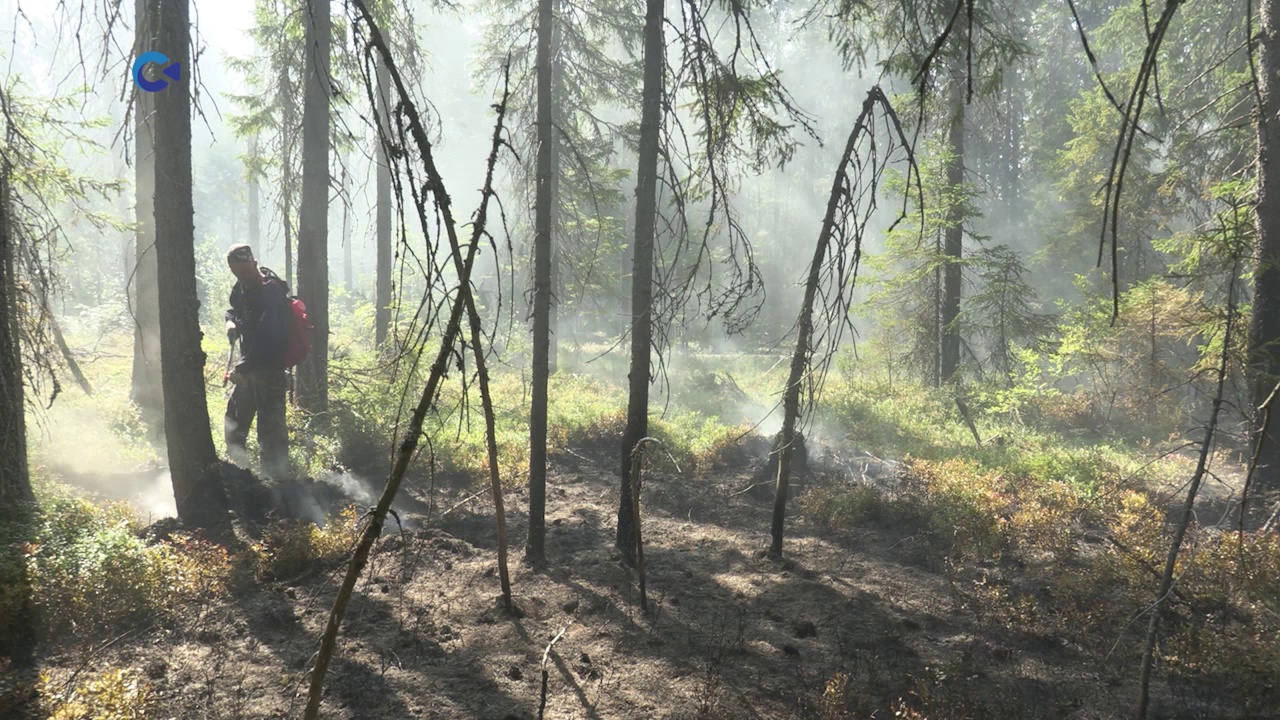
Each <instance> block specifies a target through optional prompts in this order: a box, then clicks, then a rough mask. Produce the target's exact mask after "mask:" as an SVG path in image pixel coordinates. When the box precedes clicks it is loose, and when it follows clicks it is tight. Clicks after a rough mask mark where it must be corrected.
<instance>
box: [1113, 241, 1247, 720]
mask: <svg viewBox="0 0 1280 720" xmlns="http://www.w3.org/2000/svg"><path fill="white" fill-rule="evenodd" d="M1239 275H1240V263H1239V261H1237V262H1236V263H1235V264H1234V266H1233V267H1232V271H1231V274H1230V275H1228V277H1229V278H1230V280H1229V281H1228V284H1227V319H1226V326H1225V327H1224V328H1223V331H1222V332H1223V336H1222V353H1221V356H1220V359H1219V361H1218V367H1217V374H1218V389H1217V391H1216V392H1215V393H1214V397H1213V409H1212V411H1211V412H1210V413H1209V423H1208V424H1207V425H1206V426H1205V430H1204V440H1203V441H1202V442H1201V443H1200V454H1199V458H1198V459H1197V461H1196V470H1195V473H1194V474H1193V475H1192V476H1191V484H1190V485H1189V486H1188V487H1187V497H1186V500H1184V501H1183V503H1182V513H1181V517H1180V518H1179V520H1178V525H1177V527H1175V528H1174V531H1173V539H1172V540H1171V541H1170V542H1169V553H1168V555H1167V556H1166V557H1165V563H1164V571H1163V573H1161V577H1160V586H1159V588H1158V589H1157V590H1156V599H1155V602H1154V603H1153V604H1152V605H1151V607H1149V608H1148V609H1147V612H1149V613H1150V614H1151V618H1150V620H1148V621H1147V634H1146V640H1145V642H1144V644H1143V650H1142V668H1141V670H1140V671H1139V676H1138V685H1139V690H1138V693H1139V694H1138V704H1137V710H1136V715H1137V718H1138V720H1146V717H1147V710H1148V704H1149V702H1150V692H1149V690H1150V686H1151V671H1152V669H1153V668H1154V666H1155V646H1156V634H1157V633H1158V632H1159V630H1160V609H1161V606H1162V605H1163V604H1164V601H1165V599H1166V598H1167V597H1168V596H1169V594H1170V591H1171V590H1172V589H1173V582H1174V577H1173V574H1174V570H1175V568H1176V567H1177V563H1178V553H1179V552H1181V550H1182V541H1183V538H1184V537H1186V534H1187V526H1188V525H1190V524H1191V518H1192V515H1193V514H1194V512H1195V504H1196V495H1197V494H1199V492H1200V484H1201V482H1202V481H1203V480H1204V477H1205V475H1207V474H1208V471H1209V458H1210V456H1211V455H1212V454H1213V447H1214V438H1215V435H1216V433H1217V430H1218V417H1219V415H1220V413H1221V410H1222V405H1223V398H1224V396H1225V393H1226V387H1227V376H1228V374H1229V371H1230V367H1231V349H1232V340H1233V336H1232V331H1233V330H1234V329H1235V321H1236V315H1237V311H1236V278H1237V277H1239Z"/></svg>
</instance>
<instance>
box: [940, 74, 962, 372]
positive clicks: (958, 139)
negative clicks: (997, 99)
mask: <svg viewBox="0 0 1280 720" xmlns="http://www.w3.org/2000/svg"><path fill="white" fill-rule="evenodd" d="M962 76H963V73H962V72H960V73H956V78H957V79H955V80H954V89H953V90H952V92H953V98H954V99H953V100H952V116H951V127H950V132H949V133H948V145H950V149H951V163H950V165H948V167H947V192H948V194H949V195H950V199H949V202H950V208H949V209H948V212H947V227H946V230H945V232H944V239H943V248H942V253H943V255H944V257H945V259H946V267H945V269H944V270H943V273H942V283H943V290H942V342H941V350H940V352H941V355H942V370H941V381H942V382H943V383H946V382H947V381H949V380H951V378H952V376H954V375H955V374H956V371H957V370H959V369H960V326H959V323H958V322H957V320H958V319H959V317H960V280H961V278H960V260H961V257H962V256H963V245H964V218H963V214H964V203H963V202H961V201H960V200H959V199H958V197H959V193H960V188H961V186H962V185H963V184H964V114H965V104H964V87H963V85H962V83H961V81H960V80H959V79H958V78H960V77H962Z"/></svg>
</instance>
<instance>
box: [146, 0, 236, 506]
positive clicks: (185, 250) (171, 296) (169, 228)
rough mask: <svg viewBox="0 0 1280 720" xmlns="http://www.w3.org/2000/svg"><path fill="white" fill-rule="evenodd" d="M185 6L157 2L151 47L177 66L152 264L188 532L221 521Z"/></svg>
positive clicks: (160, 127) (159, 128)
mask: <svg viewBox="0 0 1280 720" xmlns="http://www.w3.org/2000/svg"><path fill="white" fill-rule="evenodd" d="M187 3H188V0H159V8H160V18H159V42H160V47H163V48H165V53H166V54H167V55H168V56H169V58H170V59H171V60H172V61H173V62H176V63H180V64H181V67H182V81H181V82H175V83H170V85H169V87H168V88H166V89H165V91H164V92H159V93H154V97H155V104H156V122H155V138H156V142H155V158H156V204H155V206H156V215H155V219H156V242H155V250H156V261H157V263H158V267H159V270H160V272H159V275H158V283H157V285H158V287H159V291H160V337H161V343H160V362H161V364H162V365H163V367H164V371H163V375H162V377H163V387H164V408H165V412H164V430H165V441H166V444H167V446H168V453H169V473H170V475H171V476H172V477H173V494H174V499H175V500H176V502H177V507H178V516H179V517H180V518H182V520H183V521H184V522H186V523H188V524H191V525H202V526H206V527H208V526H215V527H216V526H221V525H223V524H224V523H225V522H226V513H225V508H226V498H225V496H224V495H223V490H222V480H221V477H220V476H219V463H218V457H217V454H216V451H215V450H214V447H213V435H212V434H211V432H210V429H209V408H208V405H207V404H206V397H205V382H204V362H205V354H204V350H202V349H201V347H200V339H201V332H200V317H199V310H200V302H199V300H197V299H196V275H195V272H196V261H195V227H194V225H193V212H192V203H191V94H190V85H189V84H188V83H190V73H191V57H190V36H189V35H188V33H189V31H190V27H191V24H190V20H189V8H188V5H187Z"/></svg>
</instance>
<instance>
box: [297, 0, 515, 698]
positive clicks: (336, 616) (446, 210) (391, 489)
mask: <svg viewBox="0 0 1280 720" xmlns="http://www.w3.org/2000/svg"><path fill="white" fill-rule="evenodd" d="M352 6H353V7H354V8H355V10H356V11H357V12H358V13H359V18H358V19H357V20H358V21H361V22H363V23H364V24H365V26H366V27H367V28H368V30H369V36H370V41H371V42H372V44H373V46H374V47H375V48H376V49H377V51H378V53H379V55H380V57H381V59H382V61H383V62H384V63H385V64H386V67H387V70H388V73H389V74H390V75H391V79H392V80H393V81H394V83H395V88H396V94H397V96H398V97H399V98H400V99H401V101H402V102H403V103H404V107H405V112H406V115H407V116H408V119H409V123H410V130H411V132H412V134H413V139H414V142H415V144H416V145H417V147H418V151H419V153H420V155H421V158H422V162H423V165H424V166H425V170H426V175H427V179H428V180H429V181H430V187H431V188H432V192H433V193H434V196H435V199H436V204H437V208H438V209H439V212H440V216H441V219H442V221H443V225H444V232H445V234H446V235H447V236H448V238H449V246H450V249H451V251H452V252H453V254H454V257H455V261H456V259H457V256H458V255H459V254H460V253H461V250H460V245H459V243H458V237H457V227H456V225H455V223H454V221H453V211H452V210H451V209H450V204H449V195H448V193H446V192H445V189H444V181H443V180H442V179H441V177H440V173H439V171H438V170H437V169H436V165H435V160H434V159H433V157H432V152H431V141H430V140H429V139H428V137H427V132H426V129H425V128H424V127H423V126H422V123H421V121H420V120H419V118H418V114H417V111H416V110H415V109H414V106H413V101H412V98H411V97H410V95H409V93H408V91H407V89H406V88H405V85H404V82H403V80H401V78H400V75H399V73H398V72H396V70H395V68H394V66H392V65H391V52H390V50H389V49H388V47H387V44H386V41H385V40H384V39H383V36H382V32H381V31H380V30H379V29H378V26H377V24H376V23H375V22H374V21H373V18H372V15H371V14H370V13H369V9H368V7H367V6H366V5H365V2H364V0H352ZM506 102H507V97H506V92H505V90H504V92H503V98H502V102H501V104H500V105H499V106H498V122H497V125H496V126H495V128H494V133H493V144H492V149H491V151H490V155H489V163H488V168H487V171H486V174H485V184H484V189H483V190H482V192H481V198H480V209H479V210H478V211H477V213H476V217H475V222H474V223H473V224H472V235H471V242H470V245H469V246H468V248H467V251H466V252H467V257H466V260H465V261H463V263H462V265H461V270H460V271H459V273H458V284H459V287H460V288H462V289H463V291H462V292H458V293H456V294H455V295H454V299H453V304H452V308H451V310H450V313H449V321H448V323H447V324H446V325H445V330H444V335H443V337H441V339H440V349H439V351H438V352H437V354H436V358H435V362H434V363H432V365H431V370H430V372H429V373H428V375H427V384H426V387H424V388H423V391H422V396H421V398H420V399H419V400H418V405H417V407H416V408H415V409H414V411H413V415H412V416H411V417H410V420H409V427H408V429H407V431H406V434H405V438H404V440H403V441H402V442H401V443H400V446H399V449H398V450H397V453H396V458H395V464H394V465H393V467H392V469H391V475H390V477H388V478H387V486H386V488H385V489H384V490H383V492H382V496H381V497H380V498H379V499H378V503H377V505H376V506H375V507H374V509H373V511H372V512H371V513H370V517H369V524H368V526H367V527H365V530H364V532H363V533H362V534H361V536H360V541H359V543H357V545H356V549H355V552H354V553H353V554H352V556H351V562H350V563H349V564H348V565H347V574H346V577H345V578H344V579H343V581H342V586H341V587H340V588H339V590H338V597H337V599H336V600H335V601H334V604H333V610H332V611H331V612H330V613H329V621H328V623H327V624H326V626H325V631H324V635H323V636H322V637H321V639H320V650H319V652H318V653H317V654H316V664H315V667H314V668H313V669H312V672H311V686H310V689H309V691H308V695H307V707H306V710H305V711H304V713H303V717H304V718H305V720H316V718H318V717H319V715H320V698H321V695H322V691H323V689H324V678H325V674H326V673H327V671H328V668H329V662H330V660H331V659H332V658H333V651H334V648H335V647H336V646H337V642H338V628H339V627H340V626H341V624H342V617H343V615H344V614H345V613H346V609H347V604H348V603H349V602H350V601H351V594H352V592H353V591H354V590H355V586H356V581H357V580H359V578H360V573H361V572H363V570H364V566H365V564H366V563H367V562H368V561H369V552H370V550H371V549H372V548H373V542H374V541H375V540H376V539H377V538H378V535H379V534H381V532H382V526H383V524H384V523H385V522H386V519H387V512H388V511H389V510H390V509H391V503H392V501H393V500H395V496H396V493H397V492H398V491H399V489H400V482H401V480H402V479H403V478H404V473H405V470H406V469H408V467H409V461H410V460H412V459H413V456H414V455H415V454H416V451H417V447H418V439H419V437H420V436H421V435H422V425H423V421H424V419H425V418H426V414H427V412H428V411H429V410H430V409H431V408H432V407H433V406H434V404H435V401H436V396H437V394H438V392H439V389H440V383H441V382H442V380H443V378H444V376H445V373H446V372H447V371H448V369H449V367H450V361H451V359H452V357H453V353H454V350H455V347H454V345H455V343H456V342H457V339H458V336H459V334H460V332H461V325H462V314H463V312H464V310H465V309H466V306H467V305H468V300H467V299H468V298H469V297H470V296H471V293H470V292H467V291H466V289H467V288H468V287H469V284H470V282H471V271H472V269H473V267H474V265H475V256H476V252H477V250H478V249H479V246H480V239H481V237H483V236H484V232H485V219H486V215H487V213H486V211H487V209H488V202H489V199H490V197H491V196H492V194H493V168H494V164H495V163H496V162H497V155H498V150H499V148H500V142H501V138H502V120H503V118H504V116H505V112H506ZM424 202H425V199H424ZM418 210H419V214H420V216H421V217H424V218H425V216H426V212H425V210H424V209H423V208H422V207H419V208H418ZM494 467H496V465H494Z"/></svg>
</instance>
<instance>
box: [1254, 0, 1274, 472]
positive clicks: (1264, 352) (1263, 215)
mask: <svg viewBox="0 0 1280 720" xmlns="http://www.w3.org/2000/svg"><path fill="white" fill-rule="evenodd" d="M1258 19H1259V25H1260V27H1259V29H1258V37H1259V42H1258V97H1259V99H1260V103H1259V107H1258V111H1257V112H1256V113H1254V128H1255V132H1256V135H1257V165H1256V167H1257V183H1258V197H1257V212H1256V215H1255V227H1256V230H1257V235H1258V241H1257V246H1258V250H1257V252H1258V265H1257V268H1256V269H1255V270H1254V275H1253V313H1252V318H1251V321H1250V325H1249V369H1250V375H1251V378H1250V384H1251V390H1252V395H1253V403H1252V404H1253V406H1254V407H1258V406H1259V405H1261V404H1262V403H1263V402H1264V401H1265V400H1266V398H1267V394H1268V393H1269V392H1270V391H1271V387H1272V386H1273V385H1275V383H1276V380H1277V379H1280V116H1278V115H1277V113H1280V87H1277V86H1276V83H1277V79H1278V78H1277V73H1280V0H1262V1H1261V2H1260V3H1259V9H1258ZM1258 431H1259V428H1258V427H1255V429H1254V434H1255V435H1257V434H1258ZM1258 441H1260V442H1261V445H1260V450H1259V456H1258V470H1257V473H1258V485H1259V489H1263V490H1266V489H1280V428H1277V427H1272V428H1271V430H1270V432H1269V433H1268V434H1267V436H1266V437H1262V438H1259V439H1256V440H1255V442H1258Z"/></svg>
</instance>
